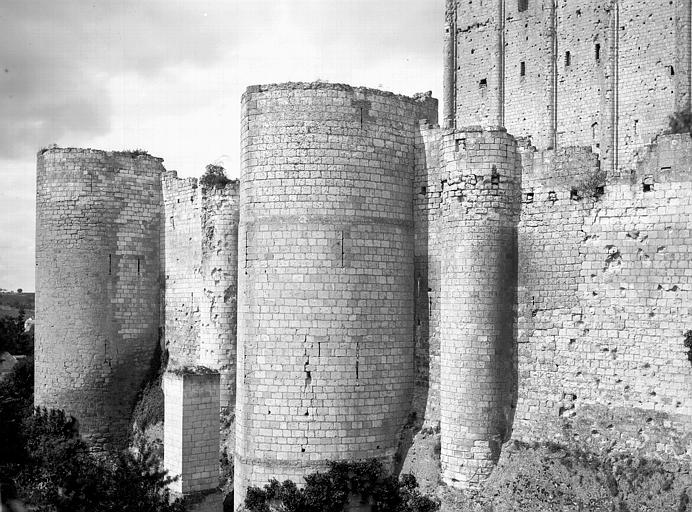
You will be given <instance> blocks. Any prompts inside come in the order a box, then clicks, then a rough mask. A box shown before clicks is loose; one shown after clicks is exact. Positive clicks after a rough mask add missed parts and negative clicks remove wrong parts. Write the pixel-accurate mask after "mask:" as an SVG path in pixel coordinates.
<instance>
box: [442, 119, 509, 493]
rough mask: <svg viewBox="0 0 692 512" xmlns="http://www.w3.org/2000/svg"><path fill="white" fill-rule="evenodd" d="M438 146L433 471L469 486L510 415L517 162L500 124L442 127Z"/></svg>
mask: <svg viewBox="0 0 692 512" xmlns="http://www.w3.org/2000/svg"><path fill="white" fill-rule="evenodd" d="M442 153H443V154H442V158H443V162H444V165H445V166H446V172H445V174H446V179H444V180H443V182H442V205H441V208H442V213H441V219H440V221H439V222H438V226H439V229H440V230H441V232H440V233H439V240H442V241H443V243H444V250H443V252H442V277H441V283H442V289H441V292H442V293H441V301H442V306H441V307H442V324H441V342H440V345H441V346H440V361H441V363H440V364H441V376H440V384H441V387H440V402H441V435H442V452H441V463H442V478H443V480H444V481H445V482H446V483H447V484H449V485H452V486H455V487H460V488H469V487H476V486H477V485H478V484H479V483H480V482H481V481H482V480H483V479H484V478H485V477H487V476H488V475H489V474H490V472H491V471H492V468H493V467H494V465H495V463H496V462H497V459H498V457H499V455H500V448H501V445H502V443H503V442H504V441H505V440H506V439H507V436H508V435H509V433H510V429H511V422H512V417H513V414H512V411H513V403H514V393H515V392H516V371H515V367H514V354H513V353H514V351H513V346H514V342H513V340H514V330H515V312H514V309H515V304H516V276H517V241H516V233H517V232H516V226H517V222H518V220H519V219H518V217H519V208H520V201H521V170H520V163H519V160H518V155H517V150H516V143H515V141H514V139H513V138H512V137H511V136H509V135H508V134H507V133H506V132H504V131H492V132H482V131H478V132H450V133H448V134H447V135H445V136H444V139H443V148H442Z"/></svg>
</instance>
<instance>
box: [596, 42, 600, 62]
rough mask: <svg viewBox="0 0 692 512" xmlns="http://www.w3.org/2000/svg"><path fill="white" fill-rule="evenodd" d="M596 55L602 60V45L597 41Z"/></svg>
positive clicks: (597, 58)
mask: <svg viewBox="0 0 692 512" xmlns="http://www.w3.org/2000/svg"><path fill="white" fill-rule="evenodd" d="M595 57H596V60H597V61H599V60H601V45H600V44H598V43H596V51H595Z"/></svg>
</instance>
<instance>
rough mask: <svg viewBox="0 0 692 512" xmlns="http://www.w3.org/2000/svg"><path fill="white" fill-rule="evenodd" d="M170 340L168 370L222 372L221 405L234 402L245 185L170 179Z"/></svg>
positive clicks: (167, 177)
mask: <svg viewBox="0 0 692 512" xmlns="http://www.w3.org/2000/svg"><path fill="white" fill-rule="evenodd" d="M163 196H164V230H163V238H164V246H165V251H164V256H165V258H164V260H165V261H164V273H165V281H164V282H165V287H164V304H165V310H164V315H165V318H164V337H165V341H166V347H167V348H168V351H169V357H170V360H169V366H171V367H180V366H185V365H203V366H207V367H209V368H213V369H214V370H217V371H219V373H220V374H221V407H222V408H225V409H231V410H232V409H233V407H234V404H235V366H236V365H235V359H236V296H237V275H238V251H237V247H238V202H239V196H238V182H230V183H228V184H227V185H226V186H225V187H222V188H215V187H203V186H200V185H198V183H197V180H196V179H193V178H187V179H180V178H178V177H177V175H176V174H175V173H174V172H171V173H166V175H165V177H164V180H163Z"/></svg>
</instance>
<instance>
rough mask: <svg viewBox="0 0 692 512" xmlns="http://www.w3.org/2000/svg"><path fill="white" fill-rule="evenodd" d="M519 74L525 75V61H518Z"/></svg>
mask: <svg viewBox="0 0 692 512" xmlns="http://www.w3.org/2000/svg"><path fill="white" fill-rule="evenodd" d="M519 76H526V62H524V61H521V62H520V63H519Z"/></svg>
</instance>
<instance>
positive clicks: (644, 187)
mask: <svg viewBox="0 0 692 512" xmlns="http://www.w3.org/2000/svg"><path fill="white" fill-rule="evenodd" d="M653 188H654V186H653V185H652V184H650V183H644V184H643V185H642V190H643V191H644V192H651V191H652V190H653Z"/></svg>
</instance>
